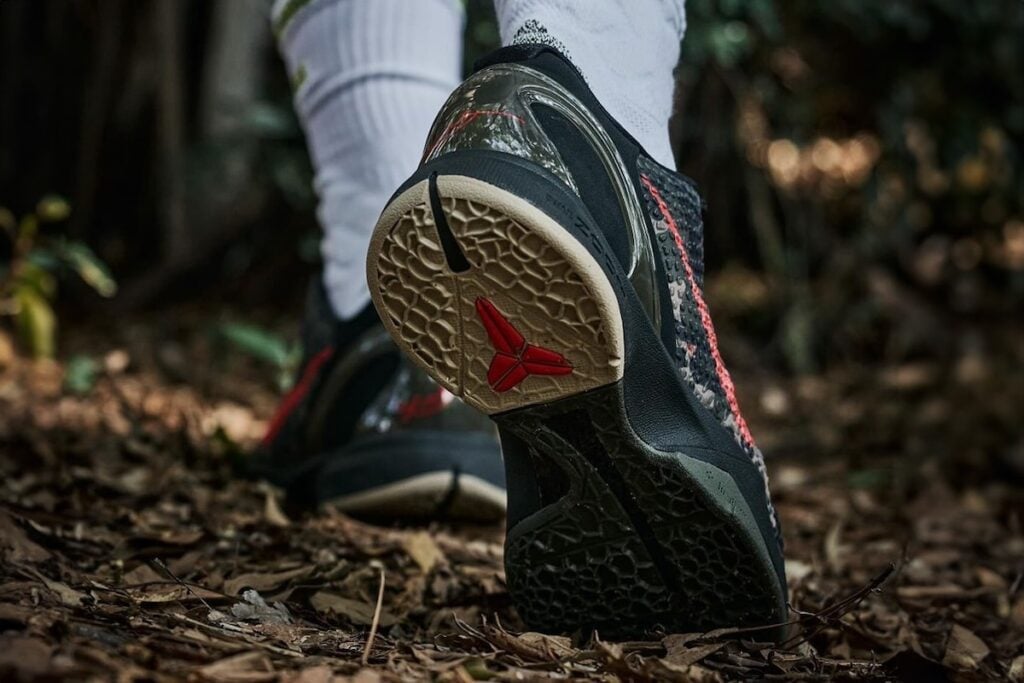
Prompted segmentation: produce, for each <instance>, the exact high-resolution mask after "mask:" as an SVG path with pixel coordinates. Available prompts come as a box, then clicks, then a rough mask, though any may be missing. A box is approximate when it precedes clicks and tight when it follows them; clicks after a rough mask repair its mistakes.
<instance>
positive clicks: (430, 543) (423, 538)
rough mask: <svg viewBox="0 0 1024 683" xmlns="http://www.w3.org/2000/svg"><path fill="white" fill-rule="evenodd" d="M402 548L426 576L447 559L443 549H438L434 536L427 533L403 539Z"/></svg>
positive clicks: (418, 532) (419, 532)
mask: <svg viewBox="0 0 1024 683" xmlns="http://www.w3.org/2000/svg"><path fill="white" fill-rule="evenodd" d="M402 547H403V548H405V552H406V553H408V555H409V557H411V558H412V559H413V561H414V562H415V563H416V564H417V565H419V568H420V570H421V571H422V572H423V573H424V574H428V573H429V572H430V570H431V569H433V568H434V567H435V566H436V565H437V564H438V563H440V562H443V561H444V559H445V557H444V553H443V552H441V549H440V548H439V547H437V543H435V542H434V538H433V536H431V535H430V534H428V533H427V532H426V531H417V532H416V533H414V534H409V535H408V536H406V537H405V538H403V539H402Z"/></svg>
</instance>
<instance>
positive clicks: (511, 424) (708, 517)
mask: <svg viewBox="0 0 1024 683" xmlns="http://www.w3.org/2000/svg"><path fill="white" fill-rule="evenodd" d="M453 156H454V155H453ZM441 167H442V168H444V166H441ZM499 167H500V168H499ZM478 168H479V167H478ZM494 168H495V169H498V170H496V171H495V177H496V178H499V179H500V178H501V177H502V176H501V173H505V172H506V171H507V170H508V169H507V166H506V165H501V164H499V165H495V166H494ZM508 172H510V173H512V174H513V175H515V177H516V178H519V179H520V180H519V182H522V183H523V186H524V187H528V188H529V187H539V188H540V189H539V190H536V196H535V199H534V201H535V202H541V201H548V202H551V201H555V202H556V203H555V204H554V205H553V206H554V207H555V208H554V209H552V210H553V211H554V212H555V215H558V210H559V209H565V212H566V213H565V215H564V216H563V217H562V218H561V219H560V221H555V220H554V219H553V218H551V217H550V216H549V215H548V214H547V213H545V212H542V211H540V210H539V209H537V208H536V206H535V205H534V204H532V203H530V202H529V201H527V200H526V199H524V198H522V197H520V196H518V195H517V194H516V193H515V192H511V191H508V190H505V189H501V188H499V187H497V186H495V185H491V184H488V183H487V182H484V181H482V180H479V179H475V178H473V177H469V176H460V175H441V176H440V177H438V176H437V174H436V173H434V172H432V171H430V170H429V169H423V170H421V171H420V172H419V173H418V175H417V176H414V178H413V179H411V180H410V182H409V183H407V184H406V185H405V186H403V188H402V189H401V190H400V191H399V192H398V193H396V196H395V197H394V198H393V199H392V201H391V203H390V204H389V206H388V207H387V208H386V209H385V211H384V213H383V214H382V217H381V219H380V221H379V222H378V224H377V228H376V230H375V232H374V235H373V238H372V240H371V245H370V251H369V257H368V263H367V273H368V281H369V284H370V292H371V296H372V297H373V301H374V304H375V305H376V306H377V309H378V311H379V312H380V314H381V318H382V319H383V321H384V325H385V327H386V328H387V329H388V331H389V332H390V333H391V335H392V337H393V338H394V339H395V341H396V343H397V344H398V345H399V347H400V348H401V349H402V350H403V351H404V352H406V353H407V354H408V355H409V356H410V357H411V358H412V359H413V360H414V361H415V362H417V363H418V364H420V365H421V366H422V367H423V368H424V369H425V370H426V371H427V372H428V373H430V374H431V376H432V377H433V378H434V379H435V380H437V381H438V382H439V383H440V384H442V385H443V386H445V387H446V388H448V389H449V391H452V393H454V394H456V395H457V396H461V397H462V398H463V399H464V400H465V401H466V402H467V403H469V404H470V405H473V406H474V407H476V408H478V409H480V410H482V411H484V412H486V413H487V414H489V415H491V417H492V418H493V419H494V420H495V422H497V424H498V426H499V431H500V433H501V437H502V448H503V451H504V455H505V466H506V480H507V483H508V487H509V488H508V506H509V513H508V514H509V522H508V524H509V529H508V533H507V537H506V554H505V566H506V575H507V580H508V587H509V592H510V594H511V596H512V599H513V602H514V603H515V605H516V607H517V609H518V610H519V612H520V614H521V616H522V617H523V619H524V620H525V622H526V623H527V624H528V625H529V626H530V627H531V628H533V629H537V630H542V631H548V632H560V633H573V632H578V631H581V630H590V629H595V630H597V631H598V632H599V633H600V634H601V635H604V636H608V637H613V636H619V637H626V638H629V637H642V636H644V635H650V634H655V633H658V632H694V631H699V630H705V629H712V628H718V627H726V626H739V627H761V626H766V625H770V624H779V623H781V622H783V621H785V614H786V608H785V595H784V590H785V589H784V586H783V585H782V584H781V583H780V582H779V577H778V574H777V573H776V570H775V569H774V568H773V561H772V558H771V556H770V553H769V551H768V549H767V546H766V543H765V540H764V537H763V535H762V533H761V532H760V531H759V530H758V523H757V521H756V520H755V518H754V515H753V514H752V512H751V509H750V505H749V504H748V502H747V499H746V498H745V497H744V495H743V494H742V493H741V492H740V490H739V488H738V487H737V484H736V482H735V481H734V479H733V477H732V476H731V475H730V474H728V473H726V471H724V470H722V469H719V468H718V467H715V466H713V465H712V464H709V463H708V462H705V461H704V460H702V459H698V458H696V457H690V456H689V455H687V454H686V450H687V449H686V448H679V449H678V450H674V448H675V447H672V448H669V449H667V450H659V449H658V448H654V447H652V446H650V445H649V444H648V443H647V442H646V441H645V440H644V439H642V438H640V436H638V434H637V432H636V431H635V430H634V428H633V426H632V425H631V424H630V419H629V417H628V414H627V409H626V399H625V394H624V392H625V391H626V383H625V382H624V380H623V376H624V375H623V373H624V368H625V362H626V361H625V358H626V354H625V348H626V344H625V341H624V339H625V338H624V334H625V332H624V322H623V321H624V313H625V312H626V310H627V309H626V308H620V306H623V305H625V306H628V305H630V304H629V302H628V297H626V298H623V295H622V294H621V292H619V290H620V289H622V288H623V287H624V286H626V285H624V284H623V282H624V280H623V278H622V276H621V274H618V275H616V276H615V277H614V278H610V277H609V274H608V273H607V272H606V269H607V268H608V266H607V265H605V266H604V267H602V265H599V262H598V260H597V258H595V255H596V256H597V257H602V251H601V245H600V244H597V243H596V242H595V241H594V240H588V239H585V238H581V237H580V235H583V234H585V231H583V228H584V227H585V226H584V225H583V223H581V222H580V221H584V222H585V218H580V219H579V220H576V219H573V218H572V214H571V210H573V209H571V208H568V207H572V206H573V204H571V202H573V201H578V198H575V200H574V199H573V198H572V197H569V196H566V197H565V199H564V200H562V199H560V198H559V196H558V195H556V194H555V190H554V189H552V188H555V187H557V186H555V185H551V184H548V181H547V180H546V179H544V178H540V179H537V177H536V176H535V175H529V174H523V175H516V174H518V173H519V171H518V169H516V168H512V169H511V171H508ZM428 174H429V179H428ZM530 182H535V185H533V186H531V185H529V183H530ZM583 211H585V209H584V210H583ZM576 215H578V216H583V214H579V213H578V214H576ZM564 225H571V226H574V227H575V228H576V232H572V231H570V230H568V229H565V228H564V227H562V226H564ZM581 231H582V232H581ZM584 242H587V244H588V246H584ZM604 260H605V261H606V260H607V258H606V256H605V258H604ZM613 281H615V282H616V283H617V284H615V285H613V284H612V282H613ZM616 287H617V288H618V289H616ZM481 299H485V300H486V301H488V302H490V304H493V307H491V305H490V304H488V305H485V306H483V307H481V306H479V305H475V304H478V302H479V301H480V300H481ZM623 302H625V303H623ZM485 313H486V314H485ZM631 315H633V318H636V315H635V314H631ZM633 318H631V320H632V319H633ZM495 320H497V321H498V322H495ZM488 321H489V322H488ZM630 324H631V325H632V324H633V323H630ZM489 326H490V327H491V328H495V327H497V328H501V329H506V330H507V329H514V330H515V332H514V333H508V334H511V338H510V339H511V340H510V341H509V342H508V344H506V346H510V347H515V348H516V349H518V350H516V351H514V353H513V355H515V353H518V358H519V359H524V358H525V352H524V351H523V349H525V348H526V347H525V346H524V344H529V345H536V346H538V347H541V348H543V349H544V350H546V351H550V352H552V353H553V354H554V356H542V359H544V358H547V359H548V360H549V361H550V364H551V365H552V366H553V367H554V366H557V367H561V368H562V370H560V371H559V372H557V373H555V374H544V373H541V374H539V375H536V376H535V375H532V374H530V375H527V376H525V378H523V379H521V381H518V382H516V383H514V384H513V383H511V382H504V381H503V380H502V381H498V382H495V381H493V380H494V377H493V376H492V377H491V378H490V380H489V378H488V372H489V370H493V367H489V364H491V365H492V366H493V358H494V356H495V353H496V351H500V347H501V346H503V342H502V340H501V338H500V335H498V337H499V338H495V336H494V335H493V334H492V332H493V330H489V329H488V327H489ZM634 328H635V325H634V327H631V328H630V329H631V330H632V329H634ZM517 334H518V335H521V337H517V336H516V335H517ZM646 334H650V335H653V334H654V333H653V331H651V332H646ZM654 343H660V342H654ZM556 356H557V358H556ZM631 357H632V356H631ZM641 357H645V356H641ZM551 358H554V360H551ZM666 358H667V357H666ZM510 362H511V361H510ZM631 362H634V363H641V362H646V361H643V360H634V361H631ZM666 362H667V361H666ZM559 364H561V365H559ZM564 366H568V367H571V369H572V371H571V372H565V367H564ZM634 369H639V368H634ZM669 372H670V373H671V372H674V371H673V370H670V371H669ZM650 376H651V377H652V380H653V378H655V377H657V375H650ZM510 384H511V385H512V386H509V385H510ZM656 393H657V392H654V393H652V399H651V400H652V401H657V398H656ZM658 414H661V413H658ZM666 414H668V413H666ZM674 419H686V418H671V419H670V420H669V421H670V422H671V420H674ZM780 634H781V630H780V629H764V630H762V631H759V632H758V633H756V634H752V635H753V636H754V637H763V638H765V639H770V638H777V637H779V636H780Z"/></svg>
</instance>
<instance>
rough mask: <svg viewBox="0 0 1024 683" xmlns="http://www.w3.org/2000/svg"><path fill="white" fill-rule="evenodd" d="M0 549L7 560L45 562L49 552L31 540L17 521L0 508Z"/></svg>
mask: <svg viewBox="0 0 1024 683" xmlns="http://www.w3.org/2000/svg"><path fill="white" fill-rule="evenodd" d="M0 549H2V550H3V557H4V559H5V560H7V561H8V562H19V563H20V562H45V561H46V560H48V559H50V553H49V551H47V550H46V549H45V548H43V547H42V546H41V545H39V544H38V543H36V542H34V541H32V540H31V539H30V538H29V537H28V534H26V533H25V531H24V529H22V528H21V527H20V526H18V524H17V522H15V521H14V519H12V518H11V516H10V515H8V514H7V512H6V511H4V510H0Z"/></svg>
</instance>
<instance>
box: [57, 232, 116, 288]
mask: <svg viewBox="0 0 1024 683" xmlns="http://www.w3.org/2000/svg"><path fill="white" fill-rule="evenodd" d="M60 255H61V257H63V259H64V260H65V261H66V262H67V264H68V265H69V266H70V267H71V269H72V270H74V271H75V272H76V273H78V275H79V276H80V277H81V278H82V280H84V281H85V283H86V284H88V285H89V286H90V287H92V288H93V289H95V290H96V292H97V293H98V294H99V295H100V296H103V297H108V298H109V297H112V296H114V294H116V293H117V282H115V281H114V278H113V276H112V275H111V274H110V270H109V269H107V265H106V264H105V263H103V261H101V260H100V259H99V257H98V256H96V254H94V253H93V251H92V249H90V248H89V247H87V246H86V245H84V244H82V243H81V242H65V243H64V244H63V245H61V248H60Z"/></svg>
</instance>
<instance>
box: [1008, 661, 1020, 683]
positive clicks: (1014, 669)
mask: <svg viewBox="0 0 1024 683" xmlns="http://www.w3.org/2000/svg"><path fill="white" fill-rule="evenodd" d="M1007 678H1009V679H1010V681H1012V683H1022V682H1024V655H1021V656H1020V657H1017V658H1016V659H1014V660H1013V661H1012V662H1011V663H1010V671H1009V672H1008V673H1007Z"/></svg>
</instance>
